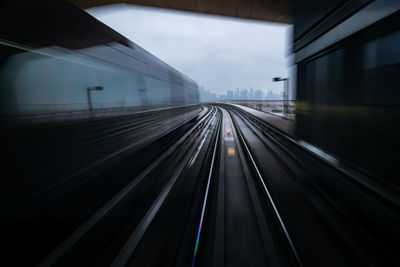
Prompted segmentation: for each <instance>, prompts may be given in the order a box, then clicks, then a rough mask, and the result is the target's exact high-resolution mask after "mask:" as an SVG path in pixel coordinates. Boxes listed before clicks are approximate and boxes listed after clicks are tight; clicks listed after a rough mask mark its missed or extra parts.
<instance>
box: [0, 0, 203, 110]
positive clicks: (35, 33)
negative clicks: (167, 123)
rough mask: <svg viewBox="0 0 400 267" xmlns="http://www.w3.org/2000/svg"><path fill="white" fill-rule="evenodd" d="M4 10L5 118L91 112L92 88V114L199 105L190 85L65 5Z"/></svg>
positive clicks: (16, 5) (0, 49) (1, 95)
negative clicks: (121, 109)
mask: <svg viewBox="0 0 400 267" xmlns="http://www.w3.org/2000/svg"><path fill="white" fill-rule="evenodd" d="M3 5H5V9H2V11H1V13H3V14H2V15H3V16H2V17H1V18H0V20H1V27H2V33H1V36H0V115H1V116H19V115H29V114H38V113H39V114H41V113H49V112H50V113H53V112H65V111H75V110H88V109H89V101H88V92H87V89H88V88H93V87H95V86H102V87H103V90H101V91H100V90H99V91H95V90H90V92H89V94H90V98H91V102H92V109H93V110H98V109H103V110H104V109H108V108H124V107H135V106H148V105H150V106H157V105H171V104H173V105H175V104H183V103H194V102H198V87H197V84H196V83H195V82H194V81H193V80H191V79H190V78H188V77H186V76H185V75H184V74H182V73H180V72H178V71H177V70H175V69H173V68H172V67H170V66H169V65H167V64H166V63H164V62H163V61H161V60H160V59H158V58H156V57H155V56H153V55H151V54H150V53H148V52H147V51H146V50H144V49H143V48H141V47H139V46H138V45H136V44H135V43H133V42H131V41H130V40H127V39H126V38H124V37H123V36H121V35H119V34H118V33H116V32H114V31H113V30H111V29H110V28H108V27H107V26H106V25H104V24H102V23H100V22H98V21H97V20H95V19H94V18H93V17H91V16H90V15H88V14H86V13H85V12H84V11H82V10H79V9H78V8H76V7H73V6H71V5H70V4H68V3H67V2H64V1H54V2H51V3H50V2H49V1H37V3H35V5H32V6H30V3H29V1H22V0H20V1H12V2H11V1H9V2H8V3H5V4H4V3H3ZM7 10H8V11H7ZM7 12H9V13H11V14H13V15H14V16H13V17H10V16H7ZM15 14H16V15H15ZM18 16H20V17H18ZM67 18H73V20H67ZM26 22H29V24H26Z"/></svg>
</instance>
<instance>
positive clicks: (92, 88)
mask: <svg viewBox="0 0 400 267" xmlns="http://www.w3.org/2000/svg"><path fill="white" fill-rule="evenodd" d="M102 90H103V86H95V87H88V88H86V92H87V98H88V103H89V110H90V111H92V109H93V108H92V98H91V95H90V91H102Z"/></svg>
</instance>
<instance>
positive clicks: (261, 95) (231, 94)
mask: <svg viewBox="0 0 400 267" xmlns="http://www.w3.org/2000/svg"><path fill="white" fill-rule="evenodd" d="M199 94H200V101H201V102H213V101H218V100H283V93H282V92H280V93H274V92H273V91H272V90H271V89H260V88H259V89H254V88H248V89H247V88H242V89H239V88H235V89H228V90H226V91H225V93H222V94H217V93H215V92H213V91H211V90H210V89H205V88H204V86H200V87H199Z"/></svg>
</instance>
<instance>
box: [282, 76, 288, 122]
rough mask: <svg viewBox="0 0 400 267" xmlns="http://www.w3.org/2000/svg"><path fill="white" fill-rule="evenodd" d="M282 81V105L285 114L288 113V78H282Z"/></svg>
mask: <svg viewBox="0 0 400 267" xmlns="http://www.w3.org/2000/svg"><path fill="white" fill-rule="evenodd" d="M284 83H285V89H284V90H285V92H284V94H285V97H284V106H283V110H284V113H285V114H288V113H289V78H286V79H284Z"/></svg>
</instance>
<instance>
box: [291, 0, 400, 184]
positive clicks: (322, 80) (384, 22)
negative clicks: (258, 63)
mask: <svg viewBox="0 0 400 267" xmlns="http://www.w3.org/2000/svg"><path fill="white" fill-rule="evenodd" d="M373 5H375V7H376V8H374V6H373ZM384 8H385V10H390V11H391V12H390V13H381V17H380V18H379V19H376V18H377V16H375V17H374V16H373V14H377V13H378V12H379V11H380V10H384ZM398 9H399V5H398V4H397V3H395V2H394V1H392V2H391V1H386V2H385V1H376V2H374V3H371V4H370V6H369V5H367V6H365V7H363V8H361V9H360V10H358V11H357V12H356V13H355V14H354V15H353V16H356V18H357V16H358V20H356V22H357V23H352V24H347V26H346V25H345V26H346V27H347V28H342V25H340V24H339V25H338V26H337V27H336V28H335V27H334V28H332V30H330V31H327V32H325V33H323V34H322V35H321V37H320V38H318V39H316V40H314V41H313V42H311V43H310V44H309V45H307V46H304V47H302V48H300V49H299V48H298V49H297V50H296V43H295V44H294V46H295V52H296V58H297V66H298V73H297V104H296V110H297V114H296V119H297V122H296V123H297V128H298V135H299V138H300V139H303V140H306V141H307V142H309V143H311V144H314V145H315V146H317V147H320V148H322V149H323V150H325V151H327V152H329V153H331V154H333V155H336V157H338V158H339V159H342V161H344V162H347V163H348V164H350V165H353V166H354V167H356V168H359V169H361V170H362V171H365V172H366V173H367V174H370V175H372V176H375V177H378V179H380V180H381V181H383V182H385V183H386V182H387V183H390V184H392V185H395V186H399V185H400V181H399V179H398V172H399V170H400V169H399V166H398V160H399V156H398V148H399V147H400V140H399V138H398V137H399V136H400V126H399V124H398V122H399V121H400V87H399V84H400V15H399V11H398ZM365 11H367V13H366V14H367V15H368V16H369V19H371V20H373V19H376V20H374V21H371V23H366V22H368V16H366V17H364V18H367V19H365V20H364V23H365V24H367V26H365V27H363V28H361V29H360V30H358V29H354V32H352V33H351V34H348V35H347V36H345V34H343V33H344V32H346V31H349V30H351V29H350V28H349V27H350V26H349V25H353V26H354V27H360V24H361V25H362V23H363V21H362V20H361V19H360V17H361V18H362V16H361V15H362V12H365ZM373 12H375V13H373ZM327 19H329V16H328V17H327ZM351 19H352V17H350V18H349V20H351ZM344 22H346V21H344ZM350 22H351V21H350ZM313 27H317V26H315V25H314V26H313ZM312 29H313V28H311V31H312ZM331 33H333V34H331ZM341 36H345V37H343V38H341ZM329 39H330V40H329ZM297 47H299V43H297Z"/></svg>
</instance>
